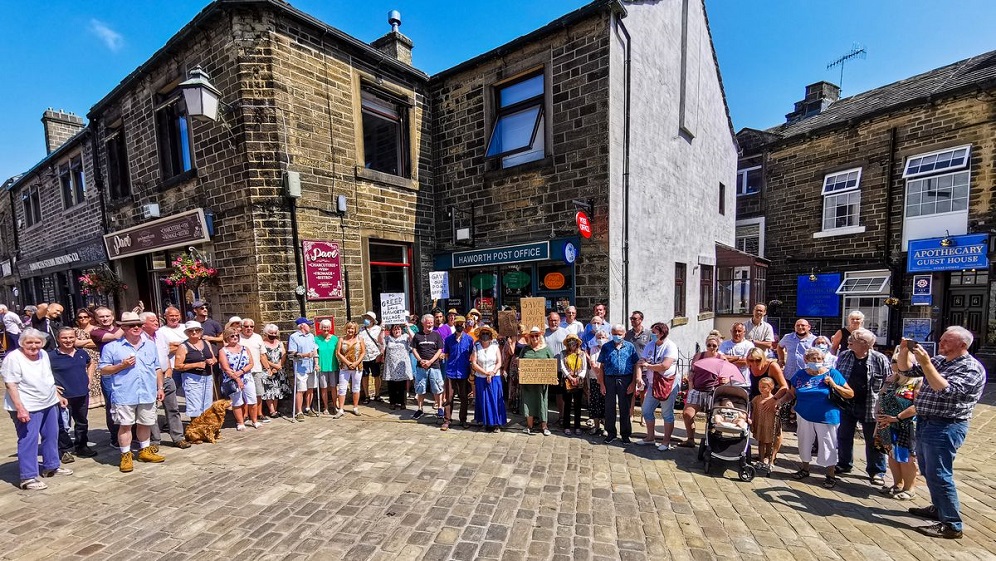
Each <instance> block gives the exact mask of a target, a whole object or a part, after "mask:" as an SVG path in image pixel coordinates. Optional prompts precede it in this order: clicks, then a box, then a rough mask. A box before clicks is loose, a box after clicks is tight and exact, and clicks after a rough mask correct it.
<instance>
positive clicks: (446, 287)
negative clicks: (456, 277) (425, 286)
mask: <svg viewBox="0 0 996 561" xmlns="http://www.w3.org/2000/svg"><path fill="white" fill-rule="evenodd" d="M429 296H430V297H431V298H432V299H433V300H443V299H446V298H449V297H450V274H449V273H448V272H447V271H431V272H430V273H429Z"/></svg>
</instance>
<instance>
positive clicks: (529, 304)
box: [519, 298, 546, 329]
mask: <svg viewBox="0 0 996 561" xmlns="http://www.w3.org/2000/svg"><path fill="white" fill-rule="evenodd" d="M519 306H521V307H522V325H525V326H526V329H532V328H533V327H534V326H535V327H539V328H540V329H544V328H546V298H523V299H521V300H519Z"/></svg>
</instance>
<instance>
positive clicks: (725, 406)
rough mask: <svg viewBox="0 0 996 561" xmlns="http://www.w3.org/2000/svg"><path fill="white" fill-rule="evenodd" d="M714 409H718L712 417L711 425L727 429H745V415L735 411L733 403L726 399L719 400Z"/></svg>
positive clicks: (737, 410)
mask: <svg viewBox="0 0 996 561" xmlns="http://www.w3.org/2000/svg"><path fill="white" fill-rule="evenodd" d="M716 407H718V408H719V409H718V410H716V413H715V414H714V415H713V416H712V424H713V425H715V426H717V427H724V428H728V429H742V430H746V429H747V415H745V414H744V412H743V411H740V410H739V409H735V408H734V407H733V402H732V401H730V400H729V399H728V398H724V399H721V400H719V403H717V404H716Z"/></svg>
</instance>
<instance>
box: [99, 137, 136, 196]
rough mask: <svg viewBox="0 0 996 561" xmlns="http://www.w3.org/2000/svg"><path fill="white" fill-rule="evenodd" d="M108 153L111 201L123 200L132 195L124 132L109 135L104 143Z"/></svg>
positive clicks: (108, 179)
mask: <svg viewBox="0 0 996 561" xmlns="http://www.w3.org/2000/svg"><path fill="white" fill-rule="evenodd" d="M104 150H105V151H106V153H107V189H108V192H109V193H110V195H111V200H115V199H121V198H124V197H127V196H130V195H131V184H130V179H129V177H128V152H127V150H126V148H125V136H124V131H123V130H121V129H118V130H116V131H113V132H111V133H110V134H109V135H108V139H107V142H105V143H104Z"/></svg>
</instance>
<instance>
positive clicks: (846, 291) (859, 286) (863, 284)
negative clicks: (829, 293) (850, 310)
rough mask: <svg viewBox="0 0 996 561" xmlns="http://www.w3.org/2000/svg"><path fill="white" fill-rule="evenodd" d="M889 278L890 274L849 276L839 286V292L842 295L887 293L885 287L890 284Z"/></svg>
mask: <svg viewBox="0 0 996 561" xmlns="http://www.w3.org/2000/svg"><path fill="white" fill-rule="evenodd" d="M889 278H890V275H889V274H883V275H876V276H869V277H847V278H845V279H844V281H843V282H841V283H840V286H838V287H837V294H840V295H841V296H857V295H861V294H885V287H886V285H888V284H889Z"/></svg>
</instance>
